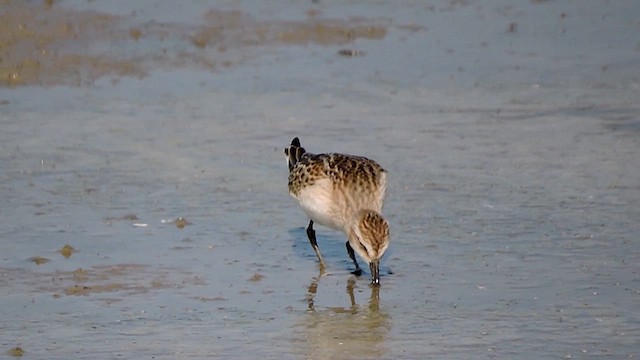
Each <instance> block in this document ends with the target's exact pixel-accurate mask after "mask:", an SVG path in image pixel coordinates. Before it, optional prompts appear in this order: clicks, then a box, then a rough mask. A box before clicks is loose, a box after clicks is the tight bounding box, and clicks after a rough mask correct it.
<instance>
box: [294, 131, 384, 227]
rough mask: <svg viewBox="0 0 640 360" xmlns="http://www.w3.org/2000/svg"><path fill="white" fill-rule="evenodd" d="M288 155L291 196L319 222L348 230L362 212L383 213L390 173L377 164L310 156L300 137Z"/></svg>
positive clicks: (349, 157)
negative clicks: (358, 213) (354, 217)
mask: <svg viewBox="0 0 640 360" xmlns="http://www.w3.org/2000/svg"><path fill="white" fill-rule="evenodd" d="M285 154H286V155H287V157H288V159H289V160H288V163H289V169H290V171H289V193H290V194H291V196H293V197H294V198H296V199H297V200H298V202H299V203H300V206H302V208H303V209H304V211H305V212H306V213H307V215H308V216H309V217H310V218H311V219H312V220H314V221H315V222H318V223H320V224H322V225H325V226H328V227H331V228H334V229H338V230H343V231H345V229H346V226H347V225H348V223H349V221H350V220H351V217H352V216H354V215H355V214H356V213H357V212H358V211H359V210H362V209H369V210H374V211H377V212H382V206H383V203H384V196H385V192H386V188H387V173H386V171H385V170H384V169H383V168H382V167H381V166H380V165H379V164H378V163H376V162H375V161H373V160H371V159H368V158H365V157H361V156H354V155H345V154H335V153H328V154H310V153H308V152H306V151H305V150H304V148H302V147H301V146H300V141H299V140H298V139H297V138H295V139H294V140H293V141H292V142H291V146H290V147H289V148H287V149H285Z"/></svg>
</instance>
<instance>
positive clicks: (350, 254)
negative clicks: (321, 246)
mask: <svg viewBox="0 0 640 360" xmlns="http://www.w3.org/2000/svg"><path fill="white" fill-rule="evenodd" d="M345 245H346V246H347V253H348V254H349V257H350V258H351V260H353V264H354V265H355V266H356V270H355V271H354V272H352V274H353V275H356V276H360V275H362V270H361V269H360V265H358V262H357V261H356V254H354V252H353V248H352V247H351V244H349V242H348V241H347V242H346V243H345Z"/></svg>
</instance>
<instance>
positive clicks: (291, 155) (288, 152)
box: [284, 137, 306, 171]
mask: <svg viewBox="0 0 640 360" xmlns="http://www.w3.org/2000/svg"><path fill="white" fill-rule="evenodd" d="M305 152H306V150H305V149H304V148H303V147H302V145H300V139H298V138H297V137H294V138H293V140H291V145H289V147H288V148H284V155H285V157H286V158H287V163H288V164H289V171H291V169H293V167H294V166H295V165H296V164H297V163H298V161H300V159H301V158H302V155H304V153H305Z"/></svg>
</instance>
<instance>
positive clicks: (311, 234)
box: [307, 220, 324, 267]
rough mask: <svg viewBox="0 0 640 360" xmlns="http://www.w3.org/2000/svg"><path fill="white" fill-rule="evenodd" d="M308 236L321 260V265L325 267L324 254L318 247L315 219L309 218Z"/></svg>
mask: <svg viewBox="0 0 640 360" xmlns="http://www.w3.org/2000/svg"><path fill="white" fill-rule="evenodd" d="M307 237H308V238H309V242H310V243H311V247H312V248H313V250H314V251H315V252H316V255H318V260H320V265H321V266H322V267H324V260H323V259H322V255H321V254H320V248H318V243H317V242H316V231H315V230H313V220H309V226H308V227H307Z"/></svg>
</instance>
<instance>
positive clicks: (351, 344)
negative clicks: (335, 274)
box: [299, 273, 390, 359]
mask: <svg viewBox="0 0 640 360" xmlns="http://www.w3.org/2000/svg"><path fill="white" fill-rule="evenodd" d="M322 275H323V274H322V273H320V274H319V275H318V276H317V277H314V278H313V279H312V281H311V283H310V284H309V286H308V288H307V295H306V296H307V302H308V311H307V313H306V314H305V316H303V317H302V322H303V323H302V324H301V326H300V328H301V329H302V333H301V334H299V335H300V336H302V337H303V339H302V341H303V342H304V343H305V344H306V347H304V350H303V351H304V352H305V354H304V355H305V356H306V357H312V358H314V359H361V358H377V357H380V356H383V355H384V354H385V352H386V349H385V345H384V343H385V338H386V335H387V333H388V332H389V329H390V321H389V315H388V314H387V313H386V312H384V311H381V310H380V289H381V288H380V287H371V286H368V285H367V286H366V288H359V287H358V285H357V281H356V277H351V278H349V280H348V281H347V285H346V289H345V290H346V294H347V295H348V306H328V307H327V306H320V305H319V304H317V303H316V298H317V297H318V296H319V290H320V288H321V287H320V286H319V285H320V279H321V278H322ZM362 294H370V295H369V299H368V300H366V301H365V302H363V303H361V304H358V301H357V297H358V296H361V295H362Z"/></svg>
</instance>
